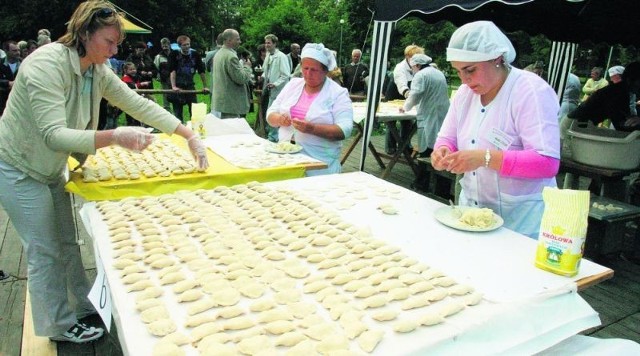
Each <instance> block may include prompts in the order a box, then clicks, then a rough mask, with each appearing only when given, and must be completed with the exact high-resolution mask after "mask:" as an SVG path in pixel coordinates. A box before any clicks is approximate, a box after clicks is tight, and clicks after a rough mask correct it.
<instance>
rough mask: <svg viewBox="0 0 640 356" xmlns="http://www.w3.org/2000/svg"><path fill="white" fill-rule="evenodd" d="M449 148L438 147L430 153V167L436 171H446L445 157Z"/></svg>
mask: <svg viewBox="0 0 640 356" xmlns="http://www.w3.org/2000/svg"><path fill="white" fill-rule="evenodd" d="M449 153H450V152H449V147H446V146H440V147H438V148H436V149H435V150H434V151H433V152H431V166H433V169H435V170H436V171H443V170H445V169H447V160H446V157H447V155H449Z"/></svg>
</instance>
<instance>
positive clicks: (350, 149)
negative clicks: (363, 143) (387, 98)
mask: <svg viewBox="0 0 640 356" xmlns="http://www.w3.org/2000/svg"><path fill="white" fill-rule="evenodd" d="M353 127H354V128H355V129H356V130H358V134H357V135H356V136H355V137H354V139H353V141H351V144H349V147H347V149H346V151H344V153H343V154H342V158H341V159H340V164H341V165H342V164H344V162H346V161H347V158H349V155H350V154H351V152H353V150H354V149H355V148H356V145H358V142H360V140H361V139H362V136H364V134H363V131H364V130H363V129H362V124H361V123H359V122H358V123H355V124H354V125H353Z"/></svg>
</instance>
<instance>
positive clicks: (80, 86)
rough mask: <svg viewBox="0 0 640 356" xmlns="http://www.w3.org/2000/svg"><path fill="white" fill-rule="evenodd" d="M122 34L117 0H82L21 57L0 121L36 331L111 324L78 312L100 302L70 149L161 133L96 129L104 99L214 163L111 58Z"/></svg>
mask: <svg viewBox="0 0 640 356" xmlns="http://www.w3.org/2000/svg"><path fill="white" fill-rule="evenodd" d="M123 38H124V30H123V27H122V17H121V15H120V14H118V13H117V12H116V9H115V8H114V6H113V5H112V4H111V3H110V2H108V1H87V2H83V3H81V4H80V5H79V6H78V7H77V8H76V10H75V12H74V13H73V15H72V16H71V19H70V20H69V22H68V24H67V31H66V34H65V35H64V36H62V37H61V38H60V40H59V41H58V42H56V43H52V44H49V45H47V46H44V47H42V48H40V49H39V50H37V51H35V52H34V53H33V54H31V55H30V56H29V57H27V59H25V60H24V62H23V63H22V65H21V67H20V71H19V72H18V76H17V78H16V80H15V82H14V84H13V89H12V92H11V96H10V97H9V101H8V103H7V107H6V110H5V111H4V114H3V116H2V120H0V204H1V205H2V206H3V208H4V209H5V211H6V212H7V215H8V216H9V218H10V219H11V221H12V222H13V225H14V226H15V228H16V230H17V231H18V235H19V236H20V240H21V242H22V245H23V247H24V250H25V254H26V257H27V264H28V272H27V273H28V283H29V292H30V295H31V309H32V311H33V323H34V329H35V334H36V335H38V336H46V337H49V338H50V339H51V340H53V341H67V342H73V343H83V342H88V341H92V340H95V339H98V338H100V337H101V336H102V335H103V333H104V330H103V328H101V327H97V326H90V325H86V324H84V323H83V322H81V321H80V320H81V319H82V318H83V317H86V316H88V315H91V314H95V313H96V311H95V309H94V308H93V306H92V305H91V303H90V302H89V299H88V298H87V295H88V294H89V290H90V288H91V283H90V281H89V280H88V279H87V276H86V275H85V271H84V267H83V265H82V258H81V256H80V249H79V247H78V245H77V244H76V242H75V229H74V223H73V213H72V207H71V204H70V197H69V195H68V193H66V192H65V190H64V185H65V182H66V179H65V177H64V176H65V171H66V169H67V161H68V158H69V155H70V154H74V155H76V156H77V158H78V159H79V160H80V161H83V158H86V155H89V154H95V153H96V149H98V148H102V147H106V146H109V145H113V144H115V145H119V146H122V147H124V148H127V149H130V150H133V151H142V150H144V149H145V148H146V147H147V146H148V145H149V144H150V143H151V142H152V141H153V138H154V137H153V136H152V135H150V134H149V133H148V132H147V131H146V130H145V129H144V128H133V127H118V128H116V129H115V130H105V131H97V130H96V128H97V126H98V117H99V109H100V100H101V99H102V98H105V99H106V100H108V101H109V102H110V103H111V104H112V105H114V106H117V107H119V108H120V109H122V110H123V111H125V112H127V113H128V114H130V115H132V116H133V117H134V118H136V119H137V120H139V121H141V122H143V123H146V124H148V125H151V126H153V127H156V128H158V129H160V130H161V131H163V132H165V133H168V134H172V133H175V134H178V135H180V136H182V137H184V138H185V139H187V140H188V145H189V148H190V150H191V152H192V154H193V155H194V157H195V158H196V159H197V161H198V162H199V165H200V168H201V169H206V168H207V167H208V162H207V158H206V151H205V147H204V145H203V143H202V142H201V141H200V140H199V139H198V138H197V136H196V135H195V134H194V133H193V131H191V130H190V129H188V128H187V127H185V126H183V125H182V124H180V122H179V120H177V119H176V118H175V117H174V116H173V115H171V114H170V113H169V112H167V111H165V110H163V109H162V108H161V107H160V106H158V105H157V104H156V103H154V102H152V101H149V100H147V99H144V98H143V97H142V96H140V95H138V94H137V93H135V92H134V91H133V90H131V89H130V88H129V87H128V86H127V84H126V83H124V82H122V81H121V80H120V78H118V76H117V75H116V74H115V73H114V72H113V71H112V70H111V69H110V68H109V67H108V66H107V65H105V62H106V61H107V60H108V59H109V58H110V57H111V56H113V55H114V54H116V53H117V51H118V44H119V43H120V42H121V41H122V39H123Z"/></svg>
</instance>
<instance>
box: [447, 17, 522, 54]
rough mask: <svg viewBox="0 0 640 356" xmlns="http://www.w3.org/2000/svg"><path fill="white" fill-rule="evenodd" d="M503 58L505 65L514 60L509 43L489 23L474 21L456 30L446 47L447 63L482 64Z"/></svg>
mask: <svg viewBox="0 0 640 356" xmlns="http://www.w3.org/2000/svg"><path fill="white" fill-rule="evenodd" d="M498 57H503V58H504V61H505V63H511V62H513V61H514V60H515V59H516V50H515V48H513V44H511V41H509V39H508V38H507V36H505V34H504V33H502V31H500V29H499V28H498V27H497V26H496V25H495V24H494V23H493V22H491V21H476V22H471V23H468V24H466V25H464V26H462V27H460V28H458V29H457V30H456V31H455V32H454V33H453V35H451V39H450V40H449V46H448V47H447V61H449V62H451V61H457V62H483V61H488V60H492V59H496V58H498Z"/></svg>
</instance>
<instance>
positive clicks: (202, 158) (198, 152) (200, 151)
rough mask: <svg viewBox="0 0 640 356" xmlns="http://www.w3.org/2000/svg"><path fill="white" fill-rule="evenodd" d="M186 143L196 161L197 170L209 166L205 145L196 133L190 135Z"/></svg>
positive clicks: (202, 169)
mask: <svg viewBox="0 0 640 356" xmlns="http://www.w3.org/2000/svg"><path fill="white" fill-rule="evenodd" d="M187 143H188V144H189V150H190V151H191V154H192V155H193V158H194V159H195V160H196V162H198V171H200V172H204V171H206V170H207V168H209V159H208V158H207V147H206V146H205V145H204V142H202V140H201V139H199V138H198V136H197V135H193V136H191V137H190V138H189V139H188V140H187Z"/></svg>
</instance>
